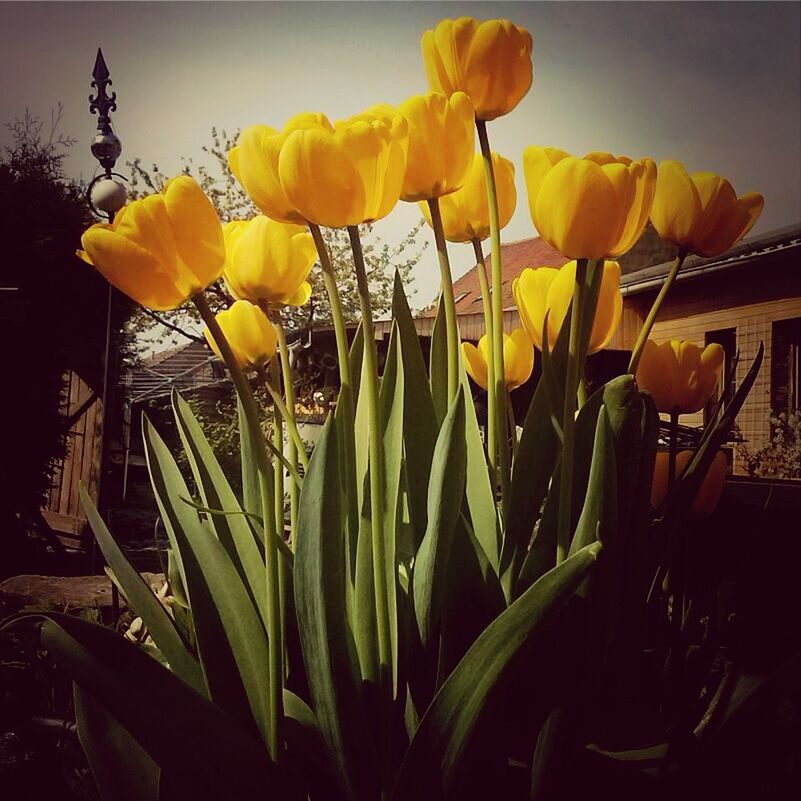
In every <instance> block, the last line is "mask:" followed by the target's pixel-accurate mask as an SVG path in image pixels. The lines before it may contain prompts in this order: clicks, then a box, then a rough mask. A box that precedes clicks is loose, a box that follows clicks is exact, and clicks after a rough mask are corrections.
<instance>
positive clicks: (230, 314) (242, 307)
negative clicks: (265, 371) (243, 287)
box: [203, 300, 277, 368]
mask: <svg viewBox="0 0 801 801" xmlns="http://www.w3.org/2000/svg"><path fill="white" fill-rule="evenodd" d="M216 319H217V323H218V324H219V326H220V328H221V329H222V332H223V336H225V339H226V340H227V342H228V345H229V347H230V348H231V351H232V353H233V354H234V359H235V360H236V363H237V365H238V366H239V367H240V368H246V367H254V368H255V367H260V366H261V365H262V364H265V363H266V362H269V361H270V359H272V357H273V354H274V353H275V346H276V342H277V337H276V334H275V328H273V324H272V323H271V322H270V321H269V320H268V319H267V315H266V314H265V313H264V312H263V311H262V310H261V309H260V308H259V307H258V306H254V305H253V304H252V303H248V302H247V301H246V300H237V301H236V302H235V303H234V304H233V306H231V307H230V308H228V309H224V310H223V311H221V312H219V313H218V314H217V316H216ZM203 333H204V334H205V336H206V341H207V342H208V343H209V346H210V347H211V349H212V350H213V351H214V353H215V354H216V355H217V357H218V358H222V355H221V353H220V349H219V347H218V346H217V343H216V342H215V341H214V337H213V336H212V335H211V333H210V332H209V329H208V328H205V329H204V330H203Z"/></svg>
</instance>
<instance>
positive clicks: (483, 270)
mask: <svg viewBox="0 0 801 801" xmlns="http://www.w3.org/2000/svg"><path fill="white" fill-rule="evenodd" d="M472 241H473V252H474V253H475V254H476V271H477V272H478V283H479V286H480V287H481V305H482V307H483V309H484V333H485V334H486V335H487V337H488V338H489V340H490V342H492V298H491V297H490V291H489V283H488V281H487V267H486V265H485V264H484V252H483V251H482V249H481V242H480V241H479V240H478V239H473V240H472ZM494 386H495V360H494V359H491V358H490V359H487V387H488V388H489V392H487V453H488V454H489V464H490V474H492V475H495V474H496V473H497V464H496V463H497V461H498V435H497V434H496V432H495V423H496V419H495V393H494V392H493V391H492V388H493V387H494ZM493 481H494V479H493Z"/></svg>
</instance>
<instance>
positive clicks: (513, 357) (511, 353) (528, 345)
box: [503, 328, 534, 390]
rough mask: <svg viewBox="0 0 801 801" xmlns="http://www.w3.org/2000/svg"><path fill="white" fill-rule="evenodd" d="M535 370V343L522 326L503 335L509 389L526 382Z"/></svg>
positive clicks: (505, 378)
mask: <svg viewBox="0 0 801 801" xmlns="http://www.w3.org/2000/svg"><path fill="white" fill-rule="evenodd" d="M533 370H534V343H533V342H532V341H531V338H530V337H529V335H528V334H527V333H526V332H525V331H524V330H523V329H522V328H514V329H513V330H512V331H511V333H510V334H509V335H508V336H507V335H506V334H504V337H503V372H504V383H505V384H506V387H507V388H508V389H510V390H511V389H516V388H517V387H519V386H521V385H522V384H525V383H526V381H528V379H529V378H530V376H531V373H532V371H533Z"/></svg>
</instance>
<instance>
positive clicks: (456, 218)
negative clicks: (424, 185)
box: [420, 153, 517, 242]
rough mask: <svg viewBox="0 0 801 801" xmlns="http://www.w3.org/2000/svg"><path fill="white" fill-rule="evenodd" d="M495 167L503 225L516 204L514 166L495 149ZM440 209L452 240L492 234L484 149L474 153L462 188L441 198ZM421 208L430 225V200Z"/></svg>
mask: <svg viewBox="0 0 801 801" xmlns="http://www.w3.org/2000/svg"><path fill="white" fill-rule="evenodd" d="M492 169H493V171H494V173H495V192H496V194H497V197H498V218H499V228H500V229H503V228H504V227H505V226H506V225H507V224H508V223H509V220H511V219H512V214H514V211H515V206H516V204H517V190H516V189H515V167H514V164H512V162H511V161H509V160H508V159H505V158H503V157H502V156H499V155H498V154H497V153H493V154H492ZM439 210H440V214H441V215H442V228H443V231H444V234H445V239H447V240H448V241H449V242H471V241H472V240H474V239H477V240H479V242H480V241H481V240H483V239H486V238H487V237H488V236H489V234H490V224H489V205H488V203H487V177H486V172H485V171H484V160H483V158H482V156H481V153H475V154H474V155H473V157H472V162H471V165H470V169H469V170H468V172H467V176H466V178H465V181H464V184H463V185H462V187H461V189H457V190H456V191H455V192H453V193H452V194H450V195H445V196H444V197H442V198H440V201H439ZM420 211H421V212H422V213H423V216H424V217H425V219H426V222H427V223H428V224H429V225H431V211H430V210H429V208H428V203H425V202H421V203H420Z"/></svg>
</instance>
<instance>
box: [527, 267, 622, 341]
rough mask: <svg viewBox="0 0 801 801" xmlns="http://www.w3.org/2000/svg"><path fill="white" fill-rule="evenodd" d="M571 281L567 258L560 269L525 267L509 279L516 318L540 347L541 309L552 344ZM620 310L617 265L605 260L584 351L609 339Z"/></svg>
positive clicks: (569, 297)
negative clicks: (587, 346) (511, 280)
mask: <svg viewBox="0 0 801 801" xmlns="http://www.w3.org/2000/svg"><path fill="white" fill-rule="evenodd" d="M575 281H576V262H575V261H571V262H568V263H567V264H565V265H564V266H563V267H561V268H560V269H556V268H555V267H538V268H536V269H533V268H531V267H528V268H526V269H525V270H523V272H522V273H520V275H519V276H518V277H517V278H515V280H514V281H513V282H512V295H513V296H514V299H515V304H516V305H517V311H518V314H519V315H520V321H521V322H522V323H523V326H524V328H525V329H526V331H527V332H528V335H529V336H530V337H531V339H532V340H533V342H534V344H535V345H536V346H537V347H538V348H539V349H540V350H542V329H543V325H544V323H545V313H546V312H548V343H549V345H550V347H553V344H554V342H556V338H557V337H558V336H559V330H560V329H561V327H562V323H563V322H564V319H565V317H566V316H567V312H568V309H569V308H570V303H571V301H572V300H573V289H574V287H575ZM622 314H623V297H622V295H621V294H620V265H619V264H618V263H617V262H616V261H607V262H604V266H603V274H602V276H601V287H600V291H599V293H598V305H597V306H596V310H595V321H594V322H593V326H592V333H591V334H590V342H589V349H588V353H595V352H596V351H599V350H601V348H603V347H605V346H606V345H607V344H608V343H609V341H610V340H611V339H612V336H613V335H614V333H615V331H616V330H617V327H618V325H619V323H620V318H621V316H622Z"/></svg>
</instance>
